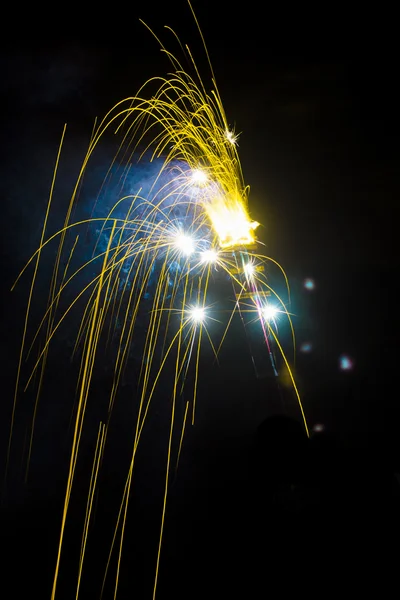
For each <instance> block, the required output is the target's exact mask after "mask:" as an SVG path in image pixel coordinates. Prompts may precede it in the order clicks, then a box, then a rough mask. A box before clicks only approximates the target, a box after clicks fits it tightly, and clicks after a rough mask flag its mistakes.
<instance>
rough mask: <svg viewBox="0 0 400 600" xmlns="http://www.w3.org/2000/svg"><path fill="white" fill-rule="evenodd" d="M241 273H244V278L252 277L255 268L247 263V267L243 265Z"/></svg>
mask: <svg viewBox="0 0 400 600" xmlns="http://www.w3.org/2000/svg"><path fill="white" fill-rule="evenodd" d="M243 271H244V273H245V275H246V277H252V276H253V275H254V273H255V272H256V268H255V266H254V264H253V263H251V262H249V263H247V265H245V266H244V267H243Z"/></svg>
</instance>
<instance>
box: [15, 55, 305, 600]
mask: <svg viewBox="0 0 400 600" xmlns="http://www.w3.org/2000/svg"><path fill="white" fill-rule="evenodd" d="M163 49H164V48H163ZM164 50H165V49H164ZM165 52H166V53H167V56H168V58H169V59H170V61H171V63H172V67H173V71H172V74H171V75H169V76H168V77H165V78H163V77H160V78H153V79H151V80H149V81H148V82H146V84H145V85H144V86H143V87H142V88H141V89H140V90H139V91H138V93H137V94H136V95H135V96H133V97H130V98H127V99H125V100H123V101H121V102H119V103H118V104H117V105H116V106H114V107H113V108H112V110H111V111H109V112H108V113H107V114H106V116H105V117H104V118H103V119H102V120H101V121H100V122H99V123H98V124H96V126H95V128H94V131H93V134H92V137H91V140H90V144H89V147H88V150H87V153H86V156H85V158H84V160H83V163H82V168H81V171H80V173H79V176H78V178H77V181H76V183H75V187H74V190H73V192H72V195H71V200H70V203H69V206H68V209H67V211H66V217H65V222H64V224H63V226H62V228H61V229H60V230H59V231H58V232H56V233H55V234H52V235H49V234H48V231H47V227H48V225H47V223H48V215H49V214H50V210H51V202H52V197H53V189H54V183H55V180H56V175H57V169H58V162H59V158H60V155H61V151H62V145H63V140H64V134H65V130H64V132H63V136H62V139H61V143H60V149H59V155H58V157H57V163H56V168H55V171H54V180H53V185H52V189H51V194H50V199H49V204H48V210H47V213H46V218H45V221H44V226H43V232H42V236H41V240H40V244H39V247H38V249H37V251H36V253H35V254H34V255H33V256H32V258H31V259H30V261H29V262H28V264H27V266H26V267H25V269H26V268H27V267H28V265H31V267H32V268H33V277H32V283H31V288H30V294H29V301H28V309H27V313H26V319H25V328H24V335H23V341H22V347H21V355H20V360H19V367H18V380H17V386H16V395H15V399H14V410H15V404H16V401H17V394H18V390H19V389H20V387H21V385H22V375H23V373H22V364H23V361H24V358H25V356H26V354H27V353H29V354H30V355H31V356H32V353H33V349H34V348H35V346H37V345H38V344H39V340H41V342H40V345H39V346H38V347H39V350H38V352H37V356H36V358H35V360H34V364H33V367H32V369H31V371H30V372H29V373H28V375H27V377H26V381H25V382H24V385H25V388H26V387H28V386H29V385H33V381H34V380H36V382H39V383H38V385H37V392H36V394H37V398H38V397H39V394H40V390H41V386H42V380H43V375H44V370H45V365H46V361H47V358H48V353H49V348H50V345H51V342H52V340H53V339H54V338H55V336H56V334H57V332H58V331H59V330H60V329H61V328H62V326H63V324H64V323H65V322H67V321H68V319H70V318H72V315H73V314H77V311H78V313H79V326H78V328H77V332H76V343H75V348H74V354H75V356H76V357H77V358H78V360H79V365H80V366H79V373H78V376H77V388H76V389H77V401H76V407H75V416H74V432H73V440H72V446H71V452H70V464H69V472H68V479H67V486H66V494H65V501H64V507H63V515H62V522H61V531H60V539H59V546H58V551H57V558H56V568H55V575H54V583H53V590H52V599H54V598H55V597H56V589H57V581H58V576H59V570H60V566H61V563H62V547H63V540H64V535H65V530H66V525H67V522H68V509H69V505H70V498H71V491H72V489H73V483H74V477H75V472H76V465H77V461H78V457H79V450H80V443H81V438H82V431H83V428H84V422H85V414H86V412H87V405H88V401H89V396H90V389H91V384H92V379H93V373H94V369H95V366H96V364H97V360H98V356H99V354H100V352H101V349H102V348H104V347H109V348H111V350H110V355H111V356H112V372H113V379H112V388H111V392H110V397H109V402H108V409H107V414H106V415H105V418H104V421H102V422H100V423H99V434H98V440H97V446H96V452H95V457H94V461H93V470H92V475H91V479H90V486H89V494H88V499H87V507H86V514H85V519H84V525H83V534H82V547H81V553H80V559H79V567H78V574H77V590H76V597H78V595H79V590H80V585H81V575H82V569H83V563H84V558H85V550H86V540H87V536H88V531H89V523H90V521H91V516H92V510H93V498H94V494H95V490H96V485H97V478H98V473H99V469H100V466H101V463H102V457H103V454H104V450H105V445H106V440H107V434H108V426H109V420H110V417H111V413H112V409H113V406H114V404H115V401H116V399H117V396H118V390H119V388H120V384H121V380H122V377H123V373H124V369H125V368H126V365H127V361H128V359H129V356H130V353H131V349H132V345H135V348H136V349H137V350H136V352H137V353H140V355H141V357H142V362H141V365H140V371H139V373H138V387H139V390H140V393H139V399H138V406H137V420H136V429H135V432H134V436H133V440H132V454H131V457H130V464H129V468H128V471H127V474H126V485H125V488H124V490H123V493H122V498H121V505H120V510H119V514H118V515H116V524H115V533H114V537H113V540H112V544H111V549H110V557H111V555H112V554H113V553H115V554H116V555H117V568H116V573H115V585H114V587H115V590H117V586H118V578H119V567H120V560H121V554H122V547H123V538H124V529H125V520H126V515H127V509H128V499H129V496H130V491H131V486H132V475H133V471H134V465H135V460H136V454H137V449H138V446H139V442H140V439H141V437H142V433H143V427H144V424H145V422H146V418H147V416H148V413H149V411H150V410H151V406H152V400H153V398H154V395H155V391H156V389H157V386H159V385H160V381H161V379H162V377H163V373H164V372H165V371H166V369H167V367H168V373H171V372H172V376H171V377H170V386H171V387H170V394H171V402H170V411H171V412H170V429H169V442H168V450H167V467H166V473H165V486H164V490H165V491H164V500H163V508H162V522H161V531H160V538H159V546H158V555H157V563H156V565H155V584H154V595H155V592H156V586H157V578H158V570H159V562H160V554H161V545H162V536H163V527H164V517H165V511H166V504H167V494H168V484H169V476H170V470H171V468H170V467H171V462H172V461H173V460H175V461H176V460H178V458H179V454H180V450H181V445H182V439H183V434H184V430H185V427H186V423H187V421H188V420H189V421H191V422H193V421H194V418H195V409H196V389H197V382H198V378H199V359H200V352H201V348H202V346H203V342H205V343H209V344H210V346H211V348H212V350H213V352H214V353H215V355H216V356H217V355H218V352H219V348H220V347H221V344H222V342H223V340H224V338H225V335H226V332H227V330H228V327H229V325H230V323H231V321H232V319H233V317H234V315H237V314H238V315H240V316H241V317H243V315H244V314H247V315H250V319H251V321H254V322H257V323H259V328H260V330H261V331H262V334H263V337H264V340H265V345H266V353H267V355H268V356H271V358H272V345H274V347H276V348H277V349H278V351H279V352H280V354H281V356H282V357H283V361H284V363H285V364H286V367H287V369H288V371H289V374H290V377H291V380H292V384H293V388H294V390H295V393H296V394H297V397H298V401H299V406H300V409H301V412H302V414H303V411H302V408H301V402H300V398H299V396H298V392H297V388H296V384H295V382H294V379H293V377H292V374H291V370H290V366H289V362H288V360H287V358H286V355H285V353H284V351H283V349H282V346H281V344H280V342H279V340H278V336H277V320H278V317H279V316H282V315H283V316H284V317H285V318H287V319H288V321H289V323H290V325H291V319H290V315H289V313H288V310H287V308H286V306H285V303H284V302H283V300H282V299H281V297H280V296H278V294H277V293H276V292H274V290H273V289H272V288H271V287H270V285H269V283H268V281H267V276H266V273H265V264H266V263H268V262H272V263H275V264H277V263H276V262H275V261H273V260H272V259H271V258H268V257H266V256H264V255H263V254H262V251H261V248H262V246H261V244H260V243H259V242H258V241H257V238H256V230H257V226H258V223H257V222H255V221H253V220H252V219H251V218H250V215H249V210H248V193H249V188H248V187H246V186H245V184H244V180H243V175H242V170H241V165H240V160H239V155H238V143H237V142H238V137H237V135H236V134H235V133H234V131H232V130H231V129H230V127H229V124H228V121H227V119H226V116H225V113H224V110H223V105H222V101H221V98H220V95H219V92H218V88H217V86H216V83H215V78H214V76H213V74H212V83H213V87H212V90H211V92H210V93H207V92H206V87H205V85H204V84H203V81H202V80H201V79H200V77H199V73H198V70H197V68H196V65H195V63H194V61H193V59H192V55H191V53H190V51H189V50H188V49H187V58H188V59H189V61H191V63H192V66H193V75H191V74H189V73H188V72H186V71H185V70H184V69H183V68H182V66H181V64H180V62H179V60H178V59H177V58H176V57H175V56H173V55H172V54H171V53H170V52H167V51H166V50H165ZM110 134H113V135H114V134H115V135H116V136H118V140H119V142H118V143H119V148H118V151H117V153H116V155H115V157H114V159H113V161H112V163H111V165H110V167H109V169H108V171H107V172H106V173H105V177H104V181H103V184H102V186H101V187H100V189H99V190H98V199H101V198H102V197H104V195H105V194H107V195H108V197H109V196H110V189H111V187H112V186H111V183H110V182H111V181H113V182H115V181H117V182H118V183H117V185H116V186H115V185H114V188H113V193H114V201H113V204H112V206H111V207H110V208H109V210H108V212H107V214H105V215H100V214H98V213H99V209H98V207H99V205H101V202H100V201H99V200H97V202H96V203H94V207H93V211H92V214H91V215H90V216H88V217H86V218H83V219H79V220H76V219H75V218H74V214H75V211H76V210H77V207H78V204H79V202H78V200H79V194H80V192H81V189H82V187H83V184H84V178H85V177H87V176H88V175H87V172H88V170H90V164H91V161H92V160H93V159H94V155H95V153H96V150H97V148H98V147H99V146H101V144H102V142H103V141H104V140H105V139H108V138H107V136H109V135H110ZM140 163H146V164H151V165H152V170H151V175H150V176H148V177H147V178H145V179H144V180H143V181H137V180H136V179H135V172H136V171H135V170H137V169H138V164H140ZM93 235H94V238H93ZM88 239H94V242H93V243H92V244H91V245H89V246H90V251H89V250H88ZM54 245H56V247H57V252H56V258H55V263H54V270H53V274H52V278H51V283H50V290H49V300H48V305H47V308H46V310H45V311H44V314H43V318H42V320H41V322H40V323H39V326H38V328H37V331H36V333H35V334H34V336H33V339H32V340H28V336H27V332H28V322H29V317H30V312H31V308H30V307H31V302H32V297H33V294H34V286H35V282H36V279H37V276H38V272H39V267H40V264H41V260H42V256H43V254H44V253H45V252H46V251H47V250H48V248H49V247H52V246H54ZM82 256H86V259H85V260H84V261H82V260H81V257H82ZM278 266H279V265H278ZM25 269H24V270H25ZM282 273H283V276H284V277H285V280H286V276H285V275H284V272H283V271H282ZM221 278H223V279H224V281H225V282H226V281H229V285H230V289H231V290H232V292H233V297H234V305H233V308H232V310H231V311H230V312H229V313H228V314H224V315H223V318H225V322H224V333H223V335H222V336H221V339H220V340H219V344H216V343H215V341H214V340H213V335H212V331H211V328H212V323H213V321H215V320H216V319H217V318H218V319H219V320H220V319H221V315H218V316H217V312H218V311H217V308H216V307H215V305H214V303H213V302H211V300H210V297H211V295H212V293H211V292H210V290H212V289H213V286H214V288H215V287H216V286H218V281H220V280H221ZM286 283H287V282H286ZM77 286H78V288H79V292H78V293H75V292H74V290H76V287H77ZM274 368H275V366H274ZM189 374H190V376H189ZM184 387H185V389H189V390H190V400H189V401H187V402H186V404H185V413H184V419H183V423H182V422H180V423H177V420H176V405H177V400H178V398H179V397H180V395H181V393H182V390H183V388H184ZM303 418H304V414H303ZM13 420H14V412H13ZM304 423H305V426H306V428H307V425H306V422H305V418H304ZM33 429H34V422H33V423H32V435H31V438H30V445H32V440H33ZM176 435H178V437H179V439H180V443H179V450H178V453H177V456H175V457H173V456H172V451H173V439H174V436H176ZM11 441H12V436H10V445H9V451H10V447H11ZM109 564H110V558H109V561H108V563H107V565H106V566H105V572H104V581H105V579H106V577H107V576H109V573H108V571H109ZM103 585H104V582H103Z"/></svg>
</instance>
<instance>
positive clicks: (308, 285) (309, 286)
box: [304, 277, 315, 292]
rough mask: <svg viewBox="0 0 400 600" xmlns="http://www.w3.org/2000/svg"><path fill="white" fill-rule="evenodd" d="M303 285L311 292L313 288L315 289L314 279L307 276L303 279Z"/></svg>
mask: <svg viewBox="0 0 400 600" xmlns="http://www.w3.org/2000/svg"><path fill="white" fill-rule="evenodd" d="M304 287H305V289H306V290H308V291H309V292H312V291H313V290H315V281H314V279H311V278H309V277H308V278H307V279H305V280H304Z"/></svg>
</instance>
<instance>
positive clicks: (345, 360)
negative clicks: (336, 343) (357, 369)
mask: <svg viewBox="0 0 400 600" xmlns="http://www.w3.org/2000/svg"><path fill="white" fill-rule="evenodd" d="M353 366H354V364H353V361H352V359H351V358H350V357H349V356H344V355H343V356H341V357H340V358H339V367H340V370H341V371H351V370H352V368H353Z"/></svg>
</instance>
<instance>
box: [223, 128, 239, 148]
mask: <svg viewBox="0 0 400 600" xmlns="http://www.w3.org/2000/svg"><path fill="white" fill-rule="evenodd" d="M225 137H226V139H227V140H228V142H229V143H230V144H232V146H237V141H238V136H237V135H235V134H234V132H233V131H229V129H227V130H226V131H225Z"/></svg>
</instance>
